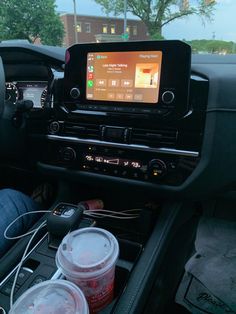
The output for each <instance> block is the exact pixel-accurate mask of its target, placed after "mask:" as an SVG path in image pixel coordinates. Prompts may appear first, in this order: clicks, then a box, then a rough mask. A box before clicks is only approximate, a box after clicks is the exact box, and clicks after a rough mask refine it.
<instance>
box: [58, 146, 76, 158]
mask: <svg viewBox="0 0 236 314" xmlns="http://www.w3.org/2000/svg"><path fill="white" fill-rule="evenodd" d="M61 158H62V160H63V161H73V160H75V159H76V152H75V150H74V149H73V148H71V147H65V148H63V149H62V150H61Z"/></svg>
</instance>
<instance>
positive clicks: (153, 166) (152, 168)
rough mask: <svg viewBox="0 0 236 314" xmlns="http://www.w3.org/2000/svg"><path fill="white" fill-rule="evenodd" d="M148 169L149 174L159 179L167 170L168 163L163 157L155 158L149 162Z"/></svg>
mask: <svg viewBox="0 0 236 314" xmlns="http://www.w3.org/2000/svg"><path fill="white" fill-rule="evenodd" d="M148 170H149V176H150V177H151V178H157V179H158V178H160V177H163V176H164V175H165V174H166V172H167V168H166V164H165V162H164V161H163V160H161V159H153V160H152V161H151V162H150V164H149V169H148Z"/></svg>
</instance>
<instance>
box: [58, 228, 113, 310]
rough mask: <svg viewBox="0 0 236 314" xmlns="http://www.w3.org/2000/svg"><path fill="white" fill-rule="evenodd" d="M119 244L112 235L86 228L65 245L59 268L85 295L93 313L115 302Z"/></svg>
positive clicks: (62, 247) (59, 254)
mask: <svg viewBox="0 0 236 314" xmlns="http://www.w3.org/2000/svg"><path fill="white" fill-rule="evenodd" d="M118 255H119V244H118V241H117V240H116V238H115V237H114V236H113V234H111V233H110V232H109V231H107V230H104V229H101V228H94V227H89V228H83V229H79V230H75V231H73V232H71V233H69V234H68V235H67V236H66V237H65V238H64V239H63V240H62V242H61V244H60V246H59V248H58V251H57V254H56V264H57V266H58V268H59V269H60V270H61V272H62V273H63V275H64V276H65V277H66V279H67V280H69V281H71V282H73V283H75V284H76V285H77V286H79V287H80V288H81V290H82V291H83V293H84V295H85V297H86V299H87V302H88V305H89V310H90V313H97V312H98V311H100V310H102V309H103V308H104V307H105V306H106V305H108V304H109V303H110V302H111V301H112V299H113V292H114V279H115V265H116V261H117V259H118Z"/></svg>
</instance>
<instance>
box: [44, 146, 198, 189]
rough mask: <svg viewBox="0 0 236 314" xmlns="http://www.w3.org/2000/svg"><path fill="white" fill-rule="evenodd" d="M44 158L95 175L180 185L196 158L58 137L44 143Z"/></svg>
mask: <svg viewBox="0 0 236 314" xmlns="http://www.w3.org/2000/svg"><path fill="white" fill-rule="evenodd" d="M44 161H45V162H47V163H50V164H54V165H57V166H61V167H65V168H70V169H76V170H79V171H82V172H89V173H96V174H98V175H99V174H100V175H106V176H113V177H121V178H126V179H132V180H140V181H150V182H156V183H159V184H168V185H180V184H181V183H183V182H184V181H185V180H186V178H187V177H188V176H189V175H190V174H191V172H192V171H193V170H194V168H195V167H196V165H197V162H198V158H197V157H194V156H186V155H184V154H183V155H181V154H180V155H177V154H173V153H162V152H159V153H158V152H147V151H146V152H144V151H138V150H132V149H123V148H114V147H109V146H101V145H86V144H76V143H70V144H68V143H66V144H65V143H64V142H60V141H59V142H51V143H50V144H49V145H48V150H47V151H45V159H44Z"/></svg>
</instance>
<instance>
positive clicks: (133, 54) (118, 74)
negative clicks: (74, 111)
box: [86, 51, 162, 104]
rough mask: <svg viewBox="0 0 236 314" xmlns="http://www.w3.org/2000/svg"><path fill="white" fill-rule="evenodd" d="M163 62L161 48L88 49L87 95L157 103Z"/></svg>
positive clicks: (102, 98) (102, 99)
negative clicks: (126, 49)
mask: <svg viewBox="0 0 236 314" xmlns="http://www.w3.org/2000/svg"><path fill="white" fill-rule="evenodd" d="M161 65H162V52H161V51H125V52H89V53H88V54H87V73H86V76H87V77H86V98H87V100H96V101H108V102H109V101H111V102H113V101H118V102H128V103H132V102H135V103H148V104H155V103H157V102H158V98H159V88H160V76H161Z"/></svg>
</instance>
